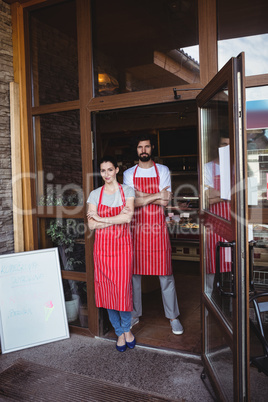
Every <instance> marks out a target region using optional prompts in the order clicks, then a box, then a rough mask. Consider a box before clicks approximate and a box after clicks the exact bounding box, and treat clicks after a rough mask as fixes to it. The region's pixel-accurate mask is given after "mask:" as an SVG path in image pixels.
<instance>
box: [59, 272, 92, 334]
mask: <svg viewBox="0 0 268 402" xmlns="http://www.w3.org/2000/svg"><path fill="white" fill-rule="evenodd" d="M62 283H63V290H64V297H65V307H66V315H67V320H68V323H69V324H71V325H75V326H77V327H83V328H87V327H88V309H87V284H86V282H81V281H73V280H70V279H63V280H62Z"/></svg>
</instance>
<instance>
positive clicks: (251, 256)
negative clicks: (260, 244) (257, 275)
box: [248, 240, 256, 292]
mask: <svg viewBox="0 0 268 402" xmlns="http://www.w3.org/2000/svg"><path fill="white" fill-rule="evenodd" d="M255 244H256V241H255V240H251V241H250V242H249V243H248V245H249V288H250V291H251V292H255V289H254V277H253V265H254V246H255Z"/></svg>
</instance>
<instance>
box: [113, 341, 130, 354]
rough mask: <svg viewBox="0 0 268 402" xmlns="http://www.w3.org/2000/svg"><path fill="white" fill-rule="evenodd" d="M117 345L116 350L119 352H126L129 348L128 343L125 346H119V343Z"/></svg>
mask: <svg viewBox="0 0 268 402" xmlns="http://www.w3.org/2000/svg"><path fill="white" fill-rule="evenodd" d="M115 346H116V350H118V352H125V351H126V350H127V344H126V343H125V345H123V346H118V345H117V344H116V345H115ZM133 347H134V346H133Z"/></svg>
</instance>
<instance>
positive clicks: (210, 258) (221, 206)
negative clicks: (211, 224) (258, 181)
mask: <svg viewBox="0 0 268 402" xmlns="http://www.w3.org/2000/svg"><path fill="white" fill-rule="evenodd" d="M212 172H213V183H214V188H215V189H216V190H218V191H220V175H216V164H215V162H213V163H212ZM209 211H210V212H212V213H213V214H215V215H217V216H220V217H221V218H224V219H227V220H228V221H230V220H231V211H230V202H229V201H220V202H217V203H215V204H212V205H210V208H209ZM206 239H207V241H206V244H207V252H206V264H207V273H208V274H215V273H216V244H217V243H218V241H222V242H224V241H226V240H225V239H224V238H223V237H221V236H219V235H218V234H217V233H216V232H214V231H213V230H211V231H208V232H207V236H206ZM228 253H230V249H229V248H227V249H225V248H223V247H222V248H221V250H220V264H221V265H220V267H221V272H230V271H231V261H226V256H227V255H228ZM228 260H230V258H228Z"/></svg>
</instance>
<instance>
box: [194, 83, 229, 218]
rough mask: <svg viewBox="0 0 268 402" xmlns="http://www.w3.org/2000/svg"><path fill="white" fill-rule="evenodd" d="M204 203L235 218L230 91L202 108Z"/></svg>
mask: <svg viewBox="0 0 268 402" xmlns="http://www.w3.org/2000/svg"><path fill="white" fill-rule="evenodd" d="M201 113H202V115H201V122H202V123H201V124H202V137H203V140H202V143H203V149H202V163H203V182H204V190H205V191H204V206H205V209H206V210H208V211H210V212H211V213H213V214H215V215H217V216H219V217H221V218H224V219H226V220H229V221H230V220H231V216H230V196H231V188H230V187H231V183H230V150H229V143H230V138H229V128H228V93H227V91H221V92H220V93H218V94H217V95H215V96H214V97H213V98H212V99H211V100H209V101H208V102H207V103H206V104H205V105H204V106H203V107H202V110H201Z"/></svg>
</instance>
